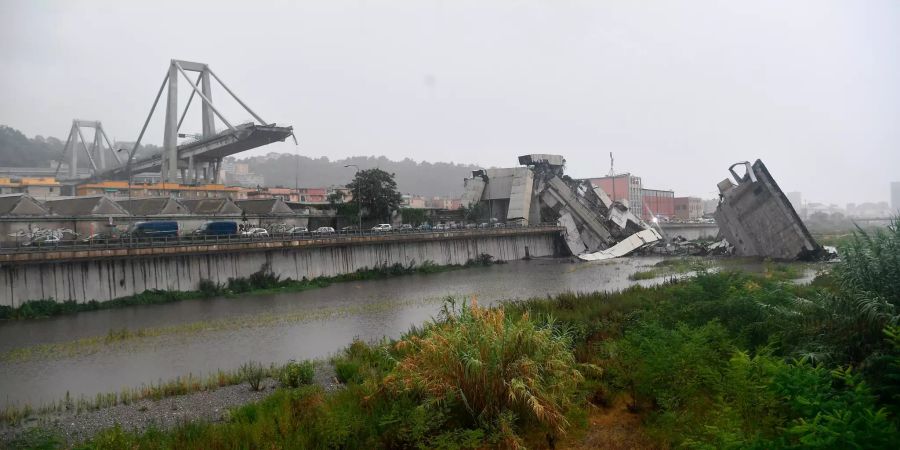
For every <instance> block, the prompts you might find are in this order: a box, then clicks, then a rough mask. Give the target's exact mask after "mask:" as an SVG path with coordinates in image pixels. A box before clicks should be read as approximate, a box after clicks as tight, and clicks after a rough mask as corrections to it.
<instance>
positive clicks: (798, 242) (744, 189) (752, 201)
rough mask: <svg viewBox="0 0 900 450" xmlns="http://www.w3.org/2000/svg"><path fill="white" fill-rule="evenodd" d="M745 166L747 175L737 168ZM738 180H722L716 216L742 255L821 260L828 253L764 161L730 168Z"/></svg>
mask: <svg viewBox="0 0 900 450" xmlns="http://www.w3.org/2000/svg"><path fill="white" fill-rule="evenodd" d="M737 166H743V167H744V170H745V173H744V175H742V176H741V175H738V173H737V172H735V170H734V169H735V167H737ZM728 171H729V172H731V175H732V177H733V178H734V181H735V182H736V183H737V184H735V183H732V182H731V180H729V179H727V178H726V179H724V180H722V181H721V182H719V184H718V187H719V204H718V206H717V207H716V212H715V219H716V223H717V224H718V225H719V232H720V233H721V234H722V236H723V237H724V238H725V239H726V240H727V241H728V243H729V244H731V246H733V247H734V254H735V255H738V256H761V257H767V258H775V259H783V260H796V259H802V260H810V259H819V258H822V257H823V256H824V255H825V252H824V250H823V249H822V247H821V246H820V245H819V244H818V243H816V241H815V240H814V239H813V237H812V235H810V234H809V230H807V229H806V225H804V224H803V221H802V220H800V217H799V216H798V215H797V212H796V211H795V210H794V208H793V206H791V203H790V201H788V199H787V197H786V196H785V195H784V193H783V192H782V191H781V188H779V187H778V183H776V182H775V179H774V178H772V175H771V174H770V173H769V170H768V169H767V168H766V166H765V164H763V162H762V161H760V160H758V159H757V160H756V162H754V163H753V164H750V163H749V162H741V163H736V164H733V165H732V166H731V167H729V168H728Z"/></svg>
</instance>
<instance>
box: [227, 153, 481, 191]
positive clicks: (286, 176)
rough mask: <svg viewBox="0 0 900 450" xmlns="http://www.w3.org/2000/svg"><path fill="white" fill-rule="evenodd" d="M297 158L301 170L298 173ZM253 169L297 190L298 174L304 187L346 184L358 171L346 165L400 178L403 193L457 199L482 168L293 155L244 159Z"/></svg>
mask: <svg viewBox="0 0 900 450" xmlns="http://www.w3.org/2000/svg"><path fill="white" fill-rule="evenodd" d="M297 158H300V168H299V171H298V169H297ZM240 161H242V162H247V163H249V165H250V170H251V171H253V172H256V173H257V174H260V175H262V176H263V177H265V179H266V184H267V185H269V186H275V185H281V186H285V187H293V186H294V177H295V174H299V184H300V187H317V186H330V185H333V184H345V183H346V182H348V181H349V180H350V178H352V177H353V174H354V172H355V169H354V168H352V167H348V168H345V167H344V166H345V165H348V164H356V165H358V166H359V168H360V169H370V168H373V167H378V168H380V169H381V170H384V171H386V172H390V173H394V174H396V176H397V178H396V179H397V187H398V188H399V189H400V192H403V193H410V194H420V195H426V196H435V195H440V196H454V197H458V196H460V195H461V194H462V192H463V178H465V177H468V176H471V175H472V170H476V169H479V168H480V167H478V166H474V165H470V164H453V163H442V162H438V163H429V162H424V161H423V162H416V161H413V160H412V159H409V158H407V159H404V160H402V161H391V160H389V159H387V158H385V157H384V156H381V157H373V156H369V157H366V156H354V157H351V158H346V159H339V160H336V161H331V160H329V159H328V158H325V157H323V158H318V159H313V158H309V157H306V156H299V157H298V156H297V155H292V154H289V153H270V154H268V155H266V156H255V157H250V158H242V159H240Z"/></svg>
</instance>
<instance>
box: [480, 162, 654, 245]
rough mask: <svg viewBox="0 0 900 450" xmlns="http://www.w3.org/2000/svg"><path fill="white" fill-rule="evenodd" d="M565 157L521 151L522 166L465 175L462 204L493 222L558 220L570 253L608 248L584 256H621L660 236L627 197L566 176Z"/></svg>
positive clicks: (529, 222) (525, 222) (528, 222)
mask: <svg viewBox="0 0 900 450" xmlns="http://www.w3.org/2000/svg"><path fill="white" fill-rule="evenodd" d="M565 162H566V161H565V159H564V158H563V157H562V156H560V155H547V154H534V155H523V156H520V157H519V164H522V165H523V166H525V167H513V168H503V169H487V170H477V171H474V172H472V178H467V179H466V180H465V188H466V190H465V193H464V194H463V204H464V205H465V206H466V207H468V208H470V211H475V212H476V215H478V216H479V217H478V218H483V216H484V214H487V215H488V216H489V220H490V221H491V222H493V221H500V220H504V219H505V220H506V221H507V222H512V223H520V224H524V225H527V224H534V223H540V222H556V223H558V224H560V225H561V226H563V227H565V228H566V236H565V241H566V245H567V246H568V247H569V250H570V251H571V252H572V254H573V255H579V256H584V255H590V254H594V253H597V252H603V251H606V253H604V254H598V255H596V256H594V257H588V258H582V259H586V260H599V259H606V258H609V257H616V256H624V255H626V254H628V253H630V252H632V251H634V250H637V249H639V248H641V247H644V246H646V245H649V244H651V243H652V242H656V241H658V240H660V239H662V236H661V235H660V234H659V233H658V232H656V230H652V229H651V228H650V227H649V226H648V225H647V224H646V223H645V222H643V221H642V220H641V219H640V218H639V217H637V216H636V215H635V214H634V213H632V212H631V211H630V210H629V209H628V204H627V202H624V201H623V202H617V201H612V200H611V199H610V198H609V196H608V195H607V194H606V193H605V192H603V190H602V189H600V188H597V187H594V186H593V185H591V183H590V182H589V181H587V180H576V179H572V178H570V177H568V176H566V175H565V174H564V169H565ZM644 231H647V232H646V233H642V234H640V235H639V236H638V233H641V232H644ZM631 237H634V239H631ZM620 244H621V245H620ZM608 255H614V256H608Z"/></svg>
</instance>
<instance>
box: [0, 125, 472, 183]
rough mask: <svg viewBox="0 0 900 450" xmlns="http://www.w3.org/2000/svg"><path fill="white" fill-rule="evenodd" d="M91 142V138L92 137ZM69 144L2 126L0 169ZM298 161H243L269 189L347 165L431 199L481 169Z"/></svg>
mask: <svg viewBox="0 0 900 450" xmlns="http://www.w3.org/2000/svg"><path fill="white" fill-rule="evenodd" d="M85 138H86V139H88V140H91V139H92V136H85ZM64 145H65V142H64V141H62V140H60V139H58V138H55V137H47V138H44V137H42V136H35V137H33V138H29V137H27V136H25V135H24V134H22V132H20V131H19V130H16V129H15V128H11V127H8V126H5V125H0V167H48V166H50V165H51V163H52V162H53V161H55V160H56V159H58V158H59V156H60V154H61V153H62V149H63V146H64ZM123 145H124V143H123ZM132 145H133V144H132ZM159 151H160V148H159V147H156V146H153V145H145V146H141V149H140V151H138V154H137V155H136V158H138V159H140V158H141V157H143V156H146V155H149V154H152V153H158V152H159ZM238 156H239V155H238ZM297 158H298V156H297V155H292V154H289V153H270V154H268V155H266V156H253V157H249V158H238V159H239V160H240V161H243V162H247V163H249V164H250V170H252V171H253V172H256V173H258V174H260V175H262V176H263V177H265V179H266V184H267V185H269V186H278V185H280V186H285V187H293V186H294V179H295V176H297V175H299V179H300V181H299V183H300V186H301V187H324V186H330V185H333V184H345V183H347V182H348V181H349V180H350V178H351V177H353V173H354V169H353V168H352V167H351V168H345V167H344V166H345V165H347V164H356V165H358V166H359V167H360V169H370V168H373V167H378V168H380V169H382V170H385V171H387V172H390V173H394V174H396V175H397V185H398V187H399V188H400V191H401V192H403V193H410V194H419V195H426V196H435V195H440V196H454V197H456V196H459V195H461V194H462V191H463V181H462V180H463V178H465V177H468V176H470V175H471V173H472V170H475V169H479V168H480V167H478V166H474V165H470V164H453V163H442V162H438V163H429V162H424V161H423V162H416V161H413V160H412V159H409V158H407V159H404V160H402V161H391V160H389V159H387V158H385V157H383V156H381V157H373V156H368V157H367V156H354V157H352V158H346V159H340V160H336V161H331V160H329V159H328V158H317V159H313V158H309V157H306V156H299V158H300V169H299V171H297ZM89 164H90V163H89V162H88V161H87V158H86V157H83V156H81V155H79V159H78V166H79V167H89Z"/></svg>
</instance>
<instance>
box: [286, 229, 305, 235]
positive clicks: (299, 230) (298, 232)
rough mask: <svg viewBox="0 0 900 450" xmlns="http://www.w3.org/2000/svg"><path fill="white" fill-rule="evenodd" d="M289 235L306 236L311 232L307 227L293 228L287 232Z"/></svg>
mask: <svg viewBox="0 0 900 450" xmlns="http://www.w3.org/2000/svg"><path fill="white" fill-rule="evenodd" d="M287 233H288V234H305V233H309V230H307V229H306V227H293V228H291V229H290V230H288V232H287Z"/></svg>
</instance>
